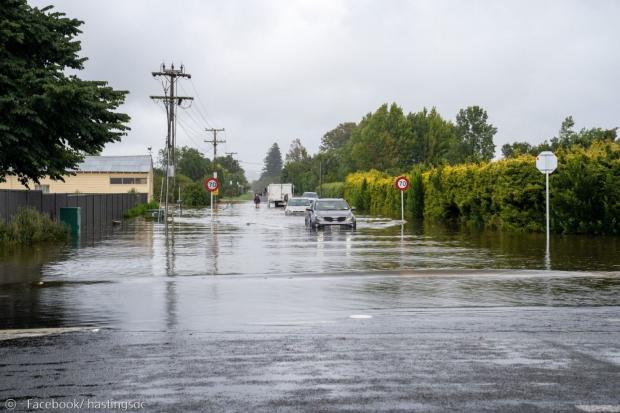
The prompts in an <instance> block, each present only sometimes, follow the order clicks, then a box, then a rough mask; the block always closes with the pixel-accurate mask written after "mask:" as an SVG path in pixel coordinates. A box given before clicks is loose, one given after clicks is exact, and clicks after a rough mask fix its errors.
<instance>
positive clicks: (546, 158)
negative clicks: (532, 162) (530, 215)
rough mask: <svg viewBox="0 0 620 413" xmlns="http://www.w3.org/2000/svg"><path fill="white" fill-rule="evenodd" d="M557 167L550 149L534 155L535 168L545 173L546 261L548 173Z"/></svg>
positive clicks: (556, 159)
mask: <svg viewBox="0 0 620 413" xmlns="http://www.w3.org/2000/svg"><path fill="white" fill-rule="evenodd" d="M557 167H558V158H557V157H556V156H555V155H554V154H553V152H550V151H543V152H541V153H540V154H538V156H537V157H536V168H538V170H539V171H540V172H542V173H544V174H545V198H546V204H547V205H546V209H547V211H546V227H547V255H546V258H547V261H549V260H550V256H549V174H550V173H552V172H553V171H555V169H556V168H557Z"/></svg>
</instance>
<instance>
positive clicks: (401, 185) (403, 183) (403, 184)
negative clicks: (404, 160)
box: [395, 176, 409, 191]
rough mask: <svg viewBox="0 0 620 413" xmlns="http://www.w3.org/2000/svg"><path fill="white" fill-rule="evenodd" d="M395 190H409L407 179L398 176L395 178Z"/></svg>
mask: <svg viewBox="0 0 620 413" xmlns="http://www.w3.org/2000/svg"><path fill="white" fill-rule="evenodd" d="M395 185H396V189H400V190H401V191H406V190H407V189H409V179H407V177H406V176H399V177H398V178H396V182H395Z"/></svg>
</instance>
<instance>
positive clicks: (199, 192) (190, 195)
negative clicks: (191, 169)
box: [181, 182, 211, 206]
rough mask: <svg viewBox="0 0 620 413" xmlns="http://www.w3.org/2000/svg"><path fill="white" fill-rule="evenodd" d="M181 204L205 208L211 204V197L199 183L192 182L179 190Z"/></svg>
mask: <svg viewBox="0 0 620 413" xmlns="http://www.w3.org/2000/svg"><path fill="white" fill-rule="evenodd" d="M181 202H182V203H183V205H185V206H206V205H210V204H211V195H210V194H209V192H207V190H206V189H205V188H204V186H203V185H202V184H201V183H200V182H193V183H191V184H187V185H185V186H184V187H183V188H182V189H181Z"/></svg>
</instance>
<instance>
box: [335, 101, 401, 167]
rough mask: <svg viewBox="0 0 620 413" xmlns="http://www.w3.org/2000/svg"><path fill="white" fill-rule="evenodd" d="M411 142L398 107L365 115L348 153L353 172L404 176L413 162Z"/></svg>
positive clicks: (390, 107)
mask: <svg viewBox="0 0 620 413" xmlns="http://www.w3.org/2000/svg"><path fill="white" fill-rule="evenodd" d="M411 141H412V140H411V128H410V127H409V122H408V121H407V118H406V117H405V115H404V114H403V110H402V109H401V108H400V107H399V106H398V105H396V104H395V103H393V104H392V105H390V106H389V107H388V105H387V104H384V105H382V106H381V107H379V109H377V111H376V112H374V113H371V114H368V115H366V117H364V119H363V120H362V121H361V122H360V124H359V126H358V127H357V128H355V129H354V131H353V133H352V135H351V139H350V142H349V144H348V146H349V145H350V148H351V149H350V151H347V152H349V158H348V159H349V162H350V163H351V165H352V166H353V168H352V170H368V169H372V168H375V169H379V170H382V171H390V172H394V173H399V172H402V171H403V170H406V169H407V168H408V167H409V165H410V162H411V159H410V158H411V156H410V153H411Z"/></svg>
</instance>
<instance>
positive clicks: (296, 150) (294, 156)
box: [286, 138, 310, 163]
mask: <svg viewBox="0 0 620 413" xmlns="http://www.w3.org/2000/svg"><path fill="white" fill-rule="evenodd" d="M309 158H310V156H309V155H308V150H307V149H306V148H305V147H304V145H302V143H301V140H300V139H299V138H297V139H293V142H291V146H290V148H289V150H288V152H287V154H286V162H287V163H288V162H301V161H303V160H306V159H309Z"/></svg>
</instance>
